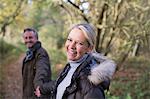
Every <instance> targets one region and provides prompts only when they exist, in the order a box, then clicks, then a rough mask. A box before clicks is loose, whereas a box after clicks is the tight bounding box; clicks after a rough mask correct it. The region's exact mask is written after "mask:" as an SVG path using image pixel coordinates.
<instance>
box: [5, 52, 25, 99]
mask: <svg viewBox="0 0 150 99" xmlns="http://www.w3.org/2000/svg"><path fill="white" fill-rule="evenodd" d="M23 56H24V55H23V54H22V55H20V56H19V58H18V60H17V61H15V62H11V63H10V64H8V65H6V66H5V68H4V75H5V77H4V78H5V79H4V82H3V92H4V98H3V99H21V96H22V77H21V76H22V74H21V67H22V59H23Z"/></svg>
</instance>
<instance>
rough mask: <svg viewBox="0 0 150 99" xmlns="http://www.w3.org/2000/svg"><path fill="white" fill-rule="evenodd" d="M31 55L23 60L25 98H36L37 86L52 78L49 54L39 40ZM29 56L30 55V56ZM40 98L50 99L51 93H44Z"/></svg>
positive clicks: (31, 50)
mask: <svg viewBox="0 0 150 99" xmlns="http://www.w3.org/2000/svg"><path fill="white" fill-rule="evenodd" d="M29 53H30V55H27V56H26V57H25V58H24V60H23V66H22V77H23V99H36V96H35V94H34V91H35V89H36V88H37V86H40V85H42V84H44V83H46V82H49V81H50V80H51V69H50V61H49V56H48V54H47V52H46V50H45V49H44V48H42V47H41V43H40V42H39V41H38V42H37V43H36V44H35V45H34V46H33V47H32V48H31V49H30V52H29ZM28 56H29V57H28ZM38 99H49V95H42V96H41V98H38Z"/></svg>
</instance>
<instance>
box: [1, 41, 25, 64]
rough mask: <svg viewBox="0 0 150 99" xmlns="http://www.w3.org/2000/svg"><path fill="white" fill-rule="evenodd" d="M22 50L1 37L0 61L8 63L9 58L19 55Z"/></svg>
mask: <svg viewBox="0 0 150 99" xmlns="http://www.w3.org/2000/svg"><path fill="white" fill-rule="evenodd" d="M21 52H22V50H20V49H19V48H17V47H15V46H14V45H12V44H9V43H7V42H5V41H4V40H2V39H0V60H1V61H0V63H1V64H2V63H3V62H4V63H6V62H7V61H8V60H9V59H12V58H14V57H17V56H18V55H19V54H20V53H21Z"/></svg>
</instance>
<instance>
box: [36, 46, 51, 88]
mask: <svg viewBox="0 0 150 99" xmlns="http://www.w3.org/2000/svg"><path fill="white" fill-rule="evenodd" d="M41 50H42V49H41ZM35 57H36V64H35V65H36V66H35V77H34V88H35V89H36V88H37V86H41V85H43V84H44V83H46V82H49V81H50V80H51V68H50V61H49V56H48V54H47V52H46V51H45V50H42V51H38V52H37V55H36V56H35Z"/></svg>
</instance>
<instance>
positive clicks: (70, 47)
mask: <svg viewBox="0 0 150 99" xmlns="http://www.w3.org/2000/svg"><path fill="white" fill-rule="evenodd" d="M65 49H66V52H67V58H68V60H72V61H75V60H78V59H80V58H81V57H82V56H83V55H84V54H85V53H86V52H90V51H91V50H92V48H91V47H90V46H89V44H88V42H87V39H86V37H85V36H84V34H83V32H82V31H81V30H80V29H78V28H74V29H72V30H71V32H70V33H69V35H68V38H67V41H66V43H65Z"/></svg>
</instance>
